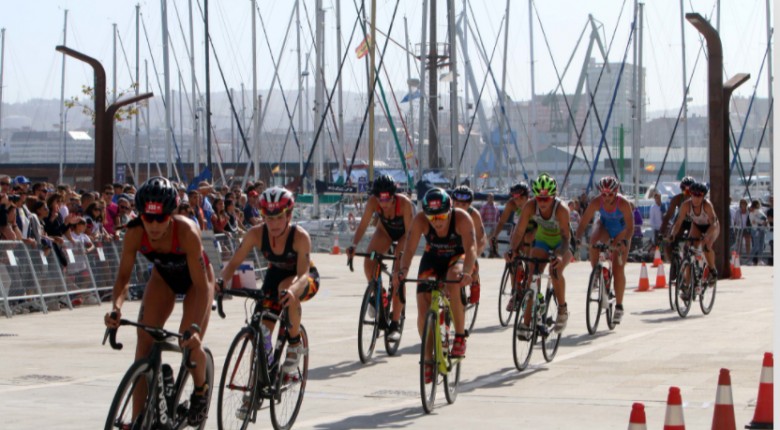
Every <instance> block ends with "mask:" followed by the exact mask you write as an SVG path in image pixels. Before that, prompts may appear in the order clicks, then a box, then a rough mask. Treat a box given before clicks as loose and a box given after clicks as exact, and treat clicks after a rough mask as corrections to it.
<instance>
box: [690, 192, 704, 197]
mask: <svg viewBox="0 0 780 430" xmlns="http://www.w3.org/2000/svg"><path fill="white" fill-rule="evenodd" d="M691 196H693V197H704V193H691Z"/></svg>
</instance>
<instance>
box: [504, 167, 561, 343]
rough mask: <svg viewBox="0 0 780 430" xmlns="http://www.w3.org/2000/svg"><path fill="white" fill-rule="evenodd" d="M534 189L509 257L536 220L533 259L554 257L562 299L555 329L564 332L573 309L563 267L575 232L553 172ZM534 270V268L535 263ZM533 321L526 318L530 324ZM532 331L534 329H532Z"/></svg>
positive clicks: (555, 280)
mask: <svg viewBox="0 0 780 430" xmlns="http://www.w3.org/2000/svg"><path fill="white" fill-rule="evenodd" d="M531 190H532V191H533V193H534V198H533V199H531V200H529V201H528V203H527V204H526V205H525V207H524V208H523V212H522V214H521V216H520V221H518V223H517V226H516V227H515V230H514V231H513V232H512V239H511V240H510V243H509V251H508V252H507V254H506V258H507V260H509V259H511V258H512V250H514V249H517V246H518V245H519V244H520V240H521V239H522V236H523V235H524V233H525V229H526V226H527V225H528V223H529V222H531V221H532V220H533V221H535V222H536V224H537V228H536V236H535V239H534V243H533V245H532V247H531V252H530V256H531V257H533V258H546V257H548V256H549V255H550V254H551V253H552V255H553V256H554V259H553V260H552V261H551V263H550V264H551V266H552V269H553V270H552V271H551V274H550V278H551V279H552V283H553V288H554V289H555V298H556V299H557V300H558V303H559V304H558V318H557V319H556V320H555V330H556V331H557V332H561V331H563V329H565V328H566V323H567V322H568V319H569V312H568V310H567V306H566V280H565V279H564V277H563V270H564V269H565V268H566V265H567V264H568V263H569V262H570V261H571V250H570V249H569V241H570V236H571V232H570V230H569V222H570V220H569V209H568V208H567V207H566V205H565V204H562V201H561V200H560V199H559V198H558V197H557V196H558V183H557V182H556V181H555V179H554V178H553V177H552V176H550V174H549V173H541V174H540V175H539V177H537V178H536V180H534V182H533V183H532V184H531ZM541 266H542V267H540V270H539V272H540V273H541V272H542V271H544V266H545V265H544V264H542V265H541ZM530 270H531V272H534V267H533V265H531V267H530ZM528 324H529V321H526V325H528ZM529 333H530V331H529Z"/></svg>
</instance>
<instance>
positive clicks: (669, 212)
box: [661, 194, 683, 236]
mask: <svg viewBox="0 0 780 430" xmlns="http://www.w3.org/2000/svg"><path fill="white" fill-rule="evenodd" d="M682 199H683V195H682V194H677V195H676V196H674V197H672V199H671V200H669V208H668V209H666V213H665V214H664V216H663V218H662V220H661V233H664V232H665V231H666V226H667V225H668V224H669V220H670V219H672V217H673V216H674V213H675V212H676V211H677V208H679V207H680V204H681V203H682ZM677 218H678V219H679V217H677ZM678 228H679V227H678ZM672 236H674V235H672Z"/></svg>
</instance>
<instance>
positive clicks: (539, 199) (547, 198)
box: [535, 196, 552, 203]
mask: <svg viewBox="0 0 780 430" xmlns="http://www.w3.org/2000/svg"><path fill="white" fill-rule="evenodd" d="M535 198H536V201H537V202H542V203H547V202H549V201H550V200H552V197H550V196H536V197H535Z"/></svg>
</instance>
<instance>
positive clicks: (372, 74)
mask: <svg viewBox="0 0 780 430" xmlns="http://www.w3.org/2000/svg"><path fill="white" fill-rule="evenodd" d="M434 1H435V0H434ZM375 48H376V0H371V43H369V44H368V53H369V56H370V57H369V70H368V91H370V92H373V91H374V88H375V87H376V86H375V85H374V81H375V80H376V49H375ZM368 99H369V100H371V103H370V104H369V106H368V181H369V182H373V181H374V130H375V127H376V124H375V122H374V121H375V118H374V105H375V104H376V103H374V100H373V98H372V97H371V94H369V98H368Z"/></svg>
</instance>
